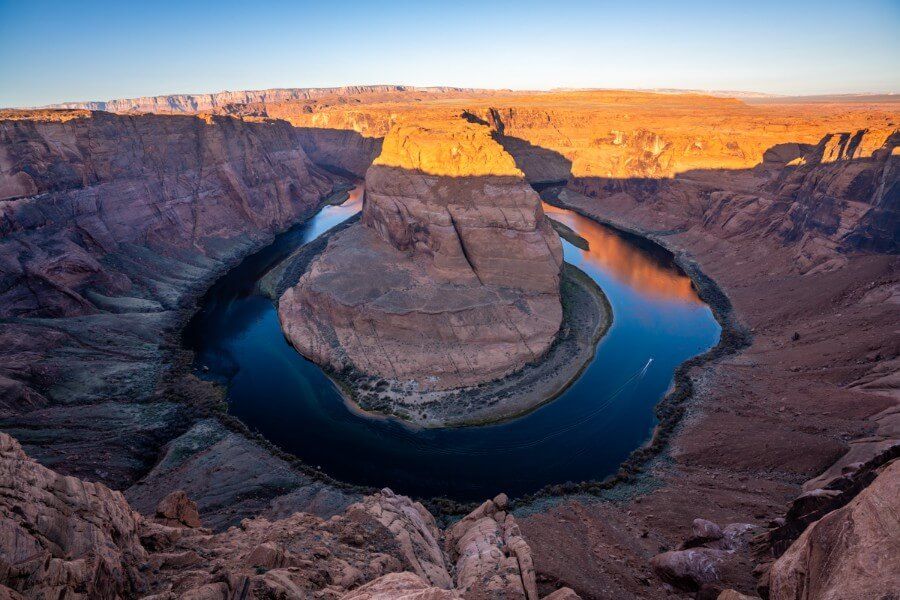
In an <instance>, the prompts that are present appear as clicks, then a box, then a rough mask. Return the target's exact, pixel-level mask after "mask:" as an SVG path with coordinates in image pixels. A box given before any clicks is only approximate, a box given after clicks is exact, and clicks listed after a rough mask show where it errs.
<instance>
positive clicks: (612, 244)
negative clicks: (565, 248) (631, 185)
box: [544, 204, 703, 304]
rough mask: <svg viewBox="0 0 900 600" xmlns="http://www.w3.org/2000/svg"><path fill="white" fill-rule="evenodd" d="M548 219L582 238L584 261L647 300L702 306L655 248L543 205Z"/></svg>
mask: <svg viewBox="0 0 900 600" xmlns="http://www.w3.org/2000/svg"><path fill="white" fill-rule="evenodd" d="M544 212H545V213H547V215H548V216H550V218H552V219H555V220H557V221H559V222H560V223H564V224H566V225H568V226H569V227H570V228H572V229H573V230H574V231H576V232H577V233H578V235H580V236H581V237H583V238H584V239H585V240H586V241H587V243H588V246H589V248H588V250H579V251H580V252H581V254H582V258H583V260H584V261H586V262H588V263H590V264H592V265H594V266H595V267H596V268H597V269H600V270H602V271H606V272H608V273H609V274H610V276H612V277H615V278H616V279H617V280H619V281H621V282H622V283H624V284H626V285H628V286H629V287H631V288H634V289H635V290H637V291H639V292H640V293H641V294H642V295H644V296H647V297H656V298H660V299H664V300H670V301H675V302H685V303H690V304H701V303H702V302H703V301H702V300H700V296H698V295H697V292H696V290H695V289H694V286H693V284H692V283H691V280H690V278H689V277H687V276H686V275H684V273H682V272H680V271H679V270H678V269H677V268H676V267H675V265H674V264H672V258H671V255H670V254H669V253H668V252H666V251H665V250H663V249H661V248H660V247H659V246H657V245H656V244H649V243H641V242H642V240H640V239H636V238H635V237H634V236H628V235H625V234H622V233H620V232H618V231H615V230H613V229H610V228H609V227H604V226H602V225H598V224H597V223H596V222H594V221H591V220H590V219H588V218H587V217H583V216H581V215H579V214H578V213H575V212H572V211H570V210H566V209H563V208H557V207H555V206H552V205H550V204H544Z"/></svg>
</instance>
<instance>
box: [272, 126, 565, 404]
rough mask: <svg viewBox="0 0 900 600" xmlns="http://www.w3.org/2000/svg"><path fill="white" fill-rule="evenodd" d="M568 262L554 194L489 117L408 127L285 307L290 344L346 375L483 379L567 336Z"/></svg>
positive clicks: (425, 385) (435, 381)
mask: <svg viewBox="0 0 900 600" xmlns="http://www.w3.org/2000/svg"><path fill="white" fill-rule="evenodd" d="M561 263H562V245H561V243H560V241H559V238H558V236H557V235H556V233H555V232H554V231H553V229H552V227H551V225H550V222H549V220H548V219H547V218H546V217H545V215H544V213H543V210H542V209H541V203H540V198H539V197H538V195H537V193H536V192H535V191H534V190H532V189H531V187H530V186H529V185H528V184H527V183H526V181H525V179H524V176H523V174H522V172H521V171H520V170H519V169H518V168H517V167H516V164H515V161H514V160H513V158H512V156H510V155H509V154H508V153H507V152H506V151H504V149H503V148H502V146H500V144H498V143H497V142H496V141H494V140H493V139H492V137H491V132H490V129H489V128H488V127H486V126H484V125H480V124H475V123H470V122H468V121H465V120H463V119H454V120H447V121H440V122H436V123H433V124H432V123H429V124H427V125H422V124H415V125H399V126H397V127H395V128H393V129H392V130H391V131H390V132H389V133H388V135H387V136H386V137H385V140H384V143H383V145H382V149H381V154H380V155H379V156H378V158H377V159H376V160H375V161H374V163H373V164H372V166H371V167H370V168H369V169H368V171H367V172H366V196H365V201H364V204H363V214H362V221H361V223H360V224H357V225H354V226H351V227H350V228H349V229H347V230H346V231H343V232H341V233H339V234H337V235H335V236H334V237H333V238H332V239H331V240H330V241H329V244H328V247H327V248H326V250H325V251H324V252H323V254H322V255H321V256H319V257H318V258H317V259H316V260H315V261H314V262H313V263H312V264H311V266H310V268H309V270H308V272H307V273H306V274H304V275H303V276H302V277H301V278H300V280H299V281H298V282H297V285H296V286H294V287H293V288H290V289H288V290H287V291H286V292H285V294H284V295H283V296H282V297H281V299H280V301H279V303H278V307H279V308H278V312H279V316H280V318H281V323H282V327H283V329H284V331H285V334H286V336H287V338H288V339H289V340H290V342H291V343H292V344H293V345H294V346H295V347H296V348H297V349H298V350H299V351H300V352H301V353H303V354H304V355H306V356H308V357H311V358H313V359H314V360H316V361H317V362H319V363H320V364H325V365H328V366H329V367H330V368H331V369H333V370H334V371H338V372H341V371H344V370H346V369H353V370H356V371H358V372H362V373H365V374H371V375H377V376H379V377H382V378H384V379H388V380H393V381H412V382H415V383H416V384H418V389H421V390H446V389H449V388H459V387H466V386H472V385H476V384H479V383H482V382H485V381H490V380H492V379H496V378H499V377H502V376H504V375H506V374H508V373H510V372H512V371H515V370H517V369H519V368H521V367H522V366H523V365H524V364H525V363H528V362H532V361H536V360H538V359H539V358H540V357H541V356H542V355H543V354H544V353H545V352H546V350H547V349H548V348H549V347H550V345H551V344H552V343H553V340H554V338H555V335H556V332H557V330H558V329H559V326H560V323H561V319H562V309H561V305H560V298H559V270H560V265H561ZM376 274H377V275H376ZM373 275H374V276H373Z"/></svg>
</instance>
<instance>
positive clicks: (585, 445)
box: [185, 188, 719, 500]
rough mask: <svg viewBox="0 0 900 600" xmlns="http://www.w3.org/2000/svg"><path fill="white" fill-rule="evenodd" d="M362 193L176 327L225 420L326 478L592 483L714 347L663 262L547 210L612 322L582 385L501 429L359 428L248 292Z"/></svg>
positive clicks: (711, 330) (515, 486)
mask: <svg viewBox="0 0 900 600" xmlns="http://www.w3.org/2000/svg"><path fill="white" fill-rule="evenodd" d="M362 195H363V194H362V189H361V188H357V189H356V190H354V192H353V194H351V198H350V199H348V201H347V202H345V203H344V204H343V205H341V206H328V207H326V208H324V209H323V210H322V211H321V212H320V213H319V214H318V215H317V216H316V217H315V218H313V219H311V220H310V221H309V222H308V223H306V224H305V225H303V226H301V227H297V228H295V229H293V230H291V231H289V232H287V233H285V234H284V235H282V236H279V238H278V239H277V240H276V241H275V243H273V244H272V245H271V246H269V247H267V248H265V249H264V250H262V251H261V252H259V253H257V254H254V255H253V256H251V257H248V258H247V259H246V260H245V261H244V262H242V263H241V264H240V265H239V266H238V267H236V268H235V269H233V270H232V271H230V272H229V273H228V274H226V275H225V277H223V278H222V279H221V280H220V281H218V282H217V283H216V284H215V285H214V286H213V288H211V289H210V291H209V293H208V294H207V296H206V297H205V299H204V301H203V304H202V309H201V311H200V312H199V313H198V314H197V316H196V317H195V318H194V319H193V320H192V321H191V323H190V325H189V326H188V328H187V329H186V331H185V343H186V344H187V345H189V346H190V347H192V348H193V349H195V350H196V352H197V363H198V367H199V366H201V365H205V366H206V367H207V368H208V369H209V371H208V373H205V374H204V376H206V377H212V378H217V379H219V380H227V381H228V383H229V388H228V403H229V409H230V411H231V412H232V413H233V414H234V415H235V416H237V417H238V418H240V419H241V420H243V421H244V422H245V423H247V425H248V426H250V427H251V428H253V429H256V430H258V431H260V432H261V433H263V434H264V435H265V436H266V437H267V438H268V439H270V440H271V441H272V442H274V443H276V444H278V445H279V446H281V447H282V448H284V449H285V450H287V451H289V452H292V453H293V454H295V455H297V456H299V457H300V458H301V459H303V460H304V461H305V462H306V463H307V464H310V465H316V466H321V468H322V470H323V471H325V472H327V473H328V474H330V475H332V476H333V477H336V478H338V479H343V480H345V481H349V482H352V483H358V484H363V485H372V486H378V487H382V486H385V485H387V486H390V487H392V488H393V489H394V490H395V491H399V492H403V493H407V494H413V495H419V496H437V495H444V496H449V497H453V498H456V499H460V500H481V499H484V498H487V497H491V496H493V495H495V494H496V493H498V492H501V491H503V492H507V493H510V494H513V495H517V494H523V493H527V492H531V491H535V490H537V489H539V488H541V487H543V486H544V485H546V484H549V483H559V482H564V481H581V480H585V479H598V478H603V477H605V476H607V475H609V474H611V473H613V472H614V471H615V470H616V468H617V467H618V465H619V464H620V463H621V462H622V461H623V460H624V459H625V458H627V456H628V454H629V453H630V452H631V451H632V450H634V449H635V448H636V447H638V446H639V445H640V444H641V443H642V442H644V441H645V440H646V439H647V438H648V437H649V435H650V433H651V431H652V429H653V426H654V425H655V423H656V419H655V416H654V413H653V407H654V405H655V404H656V403H657V402H658V401H659V400H660V399H661V398H662V397H663V396H664V395H665V393H666V390H667V389H668V387H669V385H670V384H671V381H672V375H673V373H674V370H675V368H676V367H677V366H678V365H679V364H681V363H682V362H684V361H685V360H687V359H688V358H690V357H691V356H694V355H696V354H698V353H700V352H703V351H704V350H706V349H708V348H710V347H711V346H712V345H714V344H715V343H716V341H717V340H718V336H719V327H718V324H717V323H716V321H715V319H713V316H712V313H711V311H710V310H709V307H707V306H706V305H705V304H703V302H701V301H700V299H699V298H698V297H697V295H696V293H694V291H693V289H692V288H691V284H690V280H689V279H688V278H687V277H686V276H685V275H684V274H683V273H681V272H680V271H679V270H678V268H677V267H676V266H675V265H674V264H673V261H672V258H671V255H669V254H668V253H667V252H665V251H664V250H662V249H660V248H658V247H657V246H655V245H652V244H648V243H647V242H644V241H641V240H640V239H638V238H632V237H630V236H622V235H619V234H617V233H616V232H614V231H613V230H611V229H609V228H607V227H604V226H602V225H599V224H597V223H594V222H593V221H590V220H588V219H585V218H583V217H580V216H579V215H577V214H575V213H572V212H570V211H565V210H561V209H557V208H553V207H549V206H547V207H546V209H547V212H549V213H551V214H552V217H553V218H555V219H557V220H559V221H562V222H564V223H565V224H566V225H568V226H569V227H571V228H572V229H574V230H575V231H576V232H577V233H578V234H580V235H581V236H582V237H584V238H585V239H586V240H587V241H588V243H589V244H590V250H589V251H587V252H585V251H581V250H579V249H578V248H575V247H574V246H572V245H570V244H568V243H565V242H564V243H563V247H564V252H565V257H566V260H567V261H568V262H570V263H572V264H574V265H576V266H578V267H579V268H581V269H582V270H583V271H585V272H586V273H587V274H588V275H590V276H591V277H592V278H593V279H594V280H595V281H597V282H598V284H599V285H600V287H601V288H603V290H604V292H605V293H606V295H607V297H608V298H609V301H610V304H611V305H612V308H613V314H614V321H613V325H612V327H611V328H610V330H609V332H608V333H607V335H606V336H605V337H604V338H603V339H602V340H601V342H600V344H599V345H598V347H597V352H596V355H595V357H594V359H593V360H592V362H591V364H590V365H589V366H588V367H587V368H586V369H585V371H584V373H583V374H582V376H581V377H580V378H579V379H578V380H577V381H576V382H575V383H574V384H573V385H572V386H571V387H570V388H569V389H568V390H566V391H565V392H564V393H563V394H562V395H560V397H559V398H557V399H556V400H554V401H553V402H551V403H549V404H547V405H546V406H543V407H541V408H540V409H538V410H536V411H534V412H532V413H530V414H528V415H525V416H524V417H521V418H519V419H516V420H514V421H510V422H508V423H501V424H497V425H490V426H484V427H473V428H463V429H441V430H421V429H415V428H411V427H408V426H406V425H405V424H403V423H400V422H398V421H395V420H392V419H372V418H367V417H365V416H363V415H360V414H358V413H357V412H354V411H351V410H349V409H348V408H347V407H346V405H345V404H344V402H343V401H342V398H341V396H340V394H339V393H338V392H337V390H336V388H335V386H334V384H333V383H332V382H331V381H330V380H329V379H328V378H327V377H326V376H325V375H324V374H323V373H322V371H321V370H320V369H319V368H318V367H317V366H316V365H314V364H313V363H311V362H309V361H307V360H306V359H304V358H303V357H302V356H300V355H299V354H297V352H295V351H294V350H293V348H291V346H289V345H288V344H287V342H286V341H285V339H284V336H283V334H282V332H281V329H280V326H279V323H278V317H277V313H276V310H275V307H274V305H273V304H272V302H271V301H269V300H268V299H267V298H265V297H263V296H260V295H258V294H257V293H256V292H255V287H256V282H257V281H258V280H259V278H260V277H262V276H263V275H264V274H265V273H266V271H268V269H269V268H271V266H272V265H273V264H275V263H277V261H279V260H280V259H281V258H283V257H284V256H287V255H288V254H290V252H292V251H293V250H295V249H296V248H297V247H298V246H300V245H301V244H303V243H306V242H308V241H310V240H312V239H314V238H315V237H317V236H318V235H320V234H321V233H322V232H324V231H326V230H328V229H329V228H331V227H334V226H335V225H337V224H338V223H340V222H341V221H343V220H344V219H346V218H348V217H350V216H351V215H353V214H354V213H355V212H356V211H358V210H359V209H360V206H361V201H362Z"/></svg>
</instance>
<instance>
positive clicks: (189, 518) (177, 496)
mask: <svg viewBox="0 0 900 600" xmlns="http://www.w3.org/2000/svg"><path fill="white" fill-rule="evenodd" d="M154 519H155V521H156V522H157V523H160V524H162V525H168V526H170V527H190V528H197V527H202V525H203V524H202V523H201V522H200V513H198V512H197V504H196V503H195V502H194V501H193V500H191V499H190V498H188V497H187V494H185V493H184V492H183V491H181V490H177V491H174V492H172V493H170V494H169V495H168V496H166V497H165V498H163V499H162V500H160V501H159V504H157V506H156V516H155V518H154Z"/></svg>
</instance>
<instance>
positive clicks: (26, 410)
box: [0, 111, 333, 485]
mask: <svg viewBox="0 0 900 600" xmlns="http://www.w3.org/2000/svg"><path fill="white" fill-rule="evenodd" d="M332 187H333V176H331V175H328V174H326V173H325V172H324V171H322V170H320V169H319V168H318V167H315V166H314V165H313V164H312V163H311V162H310V161H309V159H308V158H307V157H306V155H305V154H304V153H303V150H302V149H301V148H300V144H299V141H298V139H297V137H296V132H295V130H294V129H293V128H292V127H290V126H289V125H288V124H287V123H284V122H253V123H250V122H245V121H242V120H240V119H235V118H230V117H208V116H207V117H192V116H158V115H143V116H118V115H111V114H107V113H90V112H87V111H38V112H28V111H3V112H2V113H0V191H2V200H0V318H8V317H17V318H18V317H29V318H30V317H50V318H51V319H49V320H44V321H32V322H22V321H19V322H15V323H12V322H7V323H4V325H3V326H2V327H0V419H2V422H3V426H4V427H5V428H8V429H14V430H16V431H17V433H18V435H19V436H20V437H21V439H22V442H23V444H24V445H26V447H28V448H29V449H30V451H32V452H36V453H37V455H38V456H40V457H41V459H42V460H45V461H47V462H48V464H54V465H57V466H58V468H60V469H65V470H67V472H69V473H73V472H74V473H78V474H81V475H88V476H90V477H92V478H99V479H102V480H103V481H106V482H109V483H114V484H118V485H123V484H127V483H131V482H132V481H133V479H134V477H135V474H136V473H137V472H140V471H143V470H146V468H147V467H148V466H149V465H147V464H146V461H147V460H148V459H149V460H153V458H154V457H155V455H156V453H157V451H158V449H159V445H160V444H161V443H163V442H164V441H166V438H167V437H171V435H172V433H170V429H169V428H170V427H171V426H172V425H173V423H174V422H175V421H177V420H179V419H180V418H182V417H183V414H184V413H183V408H179V407H176V406H174V405H172V404H169V403H165V402H163V403H160V399H159V398H158V397H154V396H153V393H154V391H155V390H156V389H157V387H158V386H159V385H160V384H161V380H160V377H161V375H162V374H163V373H164V372H165V370H166V368H165V367H164V366H163V364H164V363H165V362H166V360H167V359H166V358H165V357H164V356H163V354H164V349H165V345H166V337H167V336H171V335H172V333H173V331H174V330H175V329H176V328H177V327H178V326H179V325H180V324H181V323H182V321H183V320H184V318H185V316H186V314H187V312H188V311H189V310H191V307H192V306H193V303H194V301H195V299H196V298H197V296H198V295H199V294H200V293H201V292H202V291H203V290H204V289H205V288H206V287H207V286H208V285H209V284H210V283H211V281H212V280H213V279H214V278H215V276H216V274H217V273H219V272H221V271H222V270H223V269H224V268H226V267H227V266H228V265H229V264H231V263H233V262H234V261H235V260H236V259H238V258H239V257H242V256H243V255H244V254H245V253H247V252H248V251H250V250H251V249H253V248H255V247H257V246H259V245H260V244H261V243H263V242H265V241H266V240H268V239H271V238H272V236H273V235H274V234H275V233H277V232H279V231H281V230H283V229H285V228H287V227H288V226H290V225H291V224H293V223H295V222H297V221H299V220H300V219H302V218H303V217H304V216H306V215H308V214H310V213H311V212H312V211H313V210H314V209H315V208H317V206H318V204H319V202H320V201H321V199H322V198H323V197H324V196H325V195H326V194H328V193H329V192H330V191H331V190H332ZM167 385H168V384H167ZM195 391H199V390H196V388H195ZM192 394H193V392H192V393H189V395H192ZM204 394H208V392H201V393H200V394H199V395H200V396H203V395H204ZM195 397H196V395H195ZM170 398H171V397H170ZM112 399H115V401H111V400H112ZM151 399H153V400H155V401H156V402H148V401H149V400H151ZM40 431H42V432H44V433H39V434H35V433H31V432H40ZM50 431H52V432H53V433H47V432H50ZM32 442H33V444H34V445H32ZM92 449H93V450H92ZM74 456H78V457H79V459H74V458H73V457H74Z"/></svg>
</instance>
